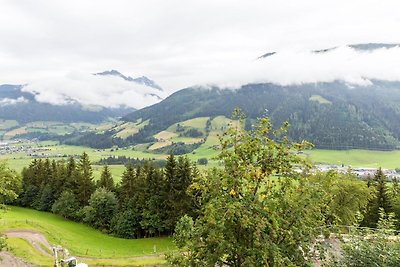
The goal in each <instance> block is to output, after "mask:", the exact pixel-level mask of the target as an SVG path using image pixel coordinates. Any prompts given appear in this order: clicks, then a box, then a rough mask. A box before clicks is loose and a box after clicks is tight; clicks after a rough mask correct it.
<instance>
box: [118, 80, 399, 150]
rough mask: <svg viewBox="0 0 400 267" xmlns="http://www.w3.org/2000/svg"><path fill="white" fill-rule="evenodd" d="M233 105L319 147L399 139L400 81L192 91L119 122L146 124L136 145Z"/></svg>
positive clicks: (389, 143)
mask: <svg viewBox="0 0 400 267" xmlns="http://www.w3.org/2000/svg"><path fill="white" fill-rule="evenodd" d="M235 107H239V108H240V109H241V110H242V111H243V112H244V113H245V114H246V115H247V116H248V118H249V122H250V121H251V119H256V118H257V117H260V116H262V115H265V114H267V115H268V116H270V117H271V119H272V121H273V123H274V124H275V125H279V124H281V123H282V122H283V121H285V120H288V121H289V122H290V124H291V127H290V130H289V136H290V137H291V138H293V139H294V140H302V139H306V140H309V141H311V142H312V143H314V144H315V146H316V147H320V148H332V149H345V148H368V149H394V148H396V147H398V145H399V139H400V83H399V82H387V81H372V84H371V85H369V86H356V85H348V84H345V83H343V82H339V81H337V82H332V83H315V84H303V85H295V86H280V85H276V84H270V83H266V84H248V85H245V86H242V87H240V88H239V89H235V90H232V89H220V88H217V87H211V88H201V87H195V88H194V87H193V88H187V89H183V90H180V91H178V92H176V93H174V94H172V95H171V96H169V97H168V98H166V99H165V100H163V101H161V102H160V103H157V104H155V105H153V106H150V107H146V108H144V109H141V110H138V111H135V112H133V113H131V114H129V115H127V116H125V117H124V118H123V120H125V121H132V122H135V121H137V120H138V119H141V120H143V121H145V120H148V121H149V123H148V125H146V126H145V127H144V128H143V129H141V131H139V133H138V134H136V136H137V138H136V139H137V141H140V139H141V138H144V137H146V136H150V135H153V134H155V133H157V132H159V131H160V130H164V129H166V128H168V127H169V126H170V125H171V124H173V123H176V122H179V121H184V120H188V119H191V118H196V117H208V116H210V117H213V116H218V115H224V116H230V114H231V113H232V111H233V109H234V108H235Z"/></svg>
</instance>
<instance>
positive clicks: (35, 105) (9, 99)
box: [0, 70, 163, 123]
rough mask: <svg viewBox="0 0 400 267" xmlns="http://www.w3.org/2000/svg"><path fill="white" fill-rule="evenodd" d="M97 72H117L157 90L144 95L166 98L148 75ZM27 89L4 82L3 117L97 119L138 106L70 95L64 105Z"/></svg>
mask: <svg viewBox="0 0 400 267" xmlns="http://www.w3.org/2000/svg"><path fill="white" fill-rule="evenodd" d="M94 75H101V76H108V75H112V76H117V77H120V78H122V79H123V80H125V81H129V82H133V83H137V84H141V85H143V86H145V87H149V88H152V89H153V90H150V91H148V92H147V93H140V94H142V95H143V96H151V97H152V98H154V99H155V100H158V101H159V100H162V98H161V97H160V96H159V95H158V94H157V93H156V92H157V91H160V92H163V89H162V88H161V87H160V86H159V85H157V83H155V82H154V81H153V80H150V79H149V78H147V77H145V76H142V77H138V78H132V77H129V76H125V75H123V74H122V73H120V72H118V71H116V70H111V71H104V72H101V73H96V74H94ZM23 89H24V85H10V84H3V85H0V119H6V120H16V121H18V122H20V123H27V122H33V121H59V122H66V123H69V122H91V123H97V122H101V121H104V120H106V119H108V118H110V117H111V118H118V117H121V116H123V115H126V114H128V113H130V112H132V111H134V110H135V109H134V108H130V107H125V106H122V107H119V108H108V107H102V106H99V105H84V104H82V103H79V102H78V101H76V100H73V99H69V98H68V97H66V96H63V98H64V99H66V100H68V101H66V102H68V103H66V104H63V105H55V104H51V103H45V102H40V101H37V97H36V96H37V94H38V93H37V92H35V91H31V92H28V91H27V90H23ZM83 89H84V88H83ZM154 89H156V90H154ZM42 94H46V91H44V92H42ZM153 103H154V102H153Z"/></svg>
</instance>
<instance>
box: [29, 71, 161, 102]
mask: <svg viewBox="0 0 400 267" xmlns="http://www.w3.org/2000/svg"><path fill="white" fill-rule="evenodd" d="M22 91H23V92H28V93H32V94H34V95H35V100H36V101H38V102H42V103H49V104H54V105H65V104H69V103H71V102H78V103H80V104H83V105H98V106H102V107H109V108H117V107H120V106H126V107H131V108H135V109H139V108H143V107H145V106H148V105H152V104H154V103H157V102H158V101H160V100H161V99H163V98H164V97H165V96H166V93H165V92H164V91H163V90H162V89H161V87H160V86H158V85H157V84H156V83H155V82H154V81H152V80H150V79H149V78H147V77H144V76H142V77H139V78H131V77H126V76H124V75H123V74H122V73H120V72H118V71H116V70H112V71H105V72H101V73H97V74H90V73H83V72H71V73H68V74H66V75H64V76H53V77H47V78H43V79H37V80H34V81H32V82H31V83H29V84H27V85H25V86H23V87H22Z"/></svg>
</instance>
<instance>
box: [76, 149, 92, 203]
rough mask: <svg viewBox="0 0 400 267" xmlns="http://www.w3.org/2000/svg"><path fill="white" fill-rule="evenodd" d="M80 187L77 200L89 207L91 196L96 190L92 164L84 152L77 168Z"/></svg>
mask: <svg viewBox="0 0 400 267" xmlns="http://www.w3.org/2000/svg"><path fill="white" fill-rule="evenodd" d="M77 172H78V173H77V174H78V179H77V181H78V185H77V191H76V193H77V199H78V201H79V202H80V203H81V205H83V206H84V205H87V203H88V201H89V198H90V196H91V195H92V193H93V192H94V190H95V185H94V183H93V170H92V166H91V164H90V160H89V156H88V154H86V152H83V153H82V155H81V157H80V159H79V163H78V166H77Z"/></svg>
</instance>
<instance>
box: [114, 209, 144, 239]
mask: <svg viewBox="0 0 400 267" xmlns="http://www.w3.org/2000/svg"><path fill="white" fill-rule="evenodd" d="M140 221H141V218H140V215H139V214H137V213H136V212H134V211H133V210H126V211H123V212H119V213H117V214H115V216H114V217H113V219H112V220H111V231H112V232H113V233H114V234H115V235H116V236H119V237H123V238H137V237H140Z"/></svg>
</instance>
